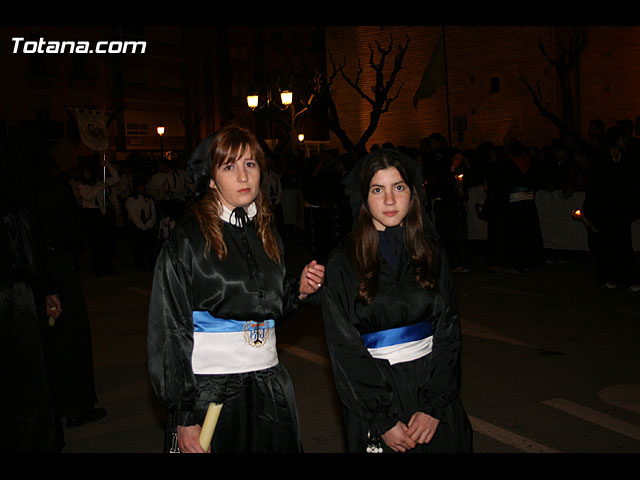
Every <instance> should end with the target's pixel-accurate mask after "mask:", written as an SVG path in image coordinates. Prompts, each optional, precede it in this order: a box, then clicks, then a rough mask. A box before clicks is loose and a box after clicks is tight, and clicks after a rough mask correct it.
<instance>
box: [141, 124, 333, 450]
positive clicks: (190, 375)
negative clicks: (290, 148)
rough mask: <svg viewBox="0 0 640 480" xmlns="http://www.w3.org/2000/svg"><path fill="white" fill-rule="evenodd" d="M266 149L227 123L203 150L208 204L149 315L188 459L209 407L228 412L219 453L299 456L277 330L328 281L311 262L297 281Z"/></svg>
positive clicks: (166, 270)
mask: <svg viewBox="0 0 640 480" xmlns="http://www.w3.org/2000/svg"><path fill="white" fill-rule="evenodd" d="M263 168H264V154H263V152H262V149H261V148H260V146H259V144H258V142H257V141H256V139H255V137H254V135H253V134H252V133H250V132H248V131H246V130H244V129H241V128H238V127H225V128H223V129H222V130H221V131H219V132H218V133H216V134H215V135H212V136H211V137H209V138H207V139H206V140H205V141H203V142H202V143H201V144H200V146H198V148H197V149H196V150H195V152H194V153H193V155H192V157H191V159H190V161H189V166H188V170H189V172H190V174H191V176H192V178H193V181H194V185H195V188H196V193H197V195H198V199H197V200H196V202H195V203H194V205H193V206H192V209H191V214H190V215H188V216H186V217H185V218H184V219H183V220H182V221H181V222H180V223H179V224H178V226H176V228H175V229H174V230H173V231H172V233H171V235H170V237H169V238H168V240H167V241H166V242H165V244H164V245H163V248H162V250H161V252H160V254H159V257H158V260H157V262H156V268H155V274H154V281H153V289H152V293H151V305H150V311H149V329H148V350H149V372H150V376H151V381H152V384H153V387H154V390H155V392H156V394H157V395H158V396H159V398H160V399H161V400H162V402H163V403H164V404H165V405H166V406H167V407H168V408H169V412H170V415H169V417H170V419H171V421H170V425H169V428H170V429H173V428H175V430H176V431H177V440H178V446H179V449H180V451H181V452H204V450H203V449H202V447H201V446H200V443H199V441H198V438H199V434H200V430H201V425H202V422H203V420H204V417H205V414H206V411H207V408H208V405H209V403H222V404H223V407H222V410H221V413H220V417H219V420H218V425H217V427H216V430H215V435H214V439H213V443H212V445H211V451H212V452H299V451H301V450H302V446H301V438H300V430H299V424H298V414H297V409H296V405H295V399H294V394H293V388H292V385H291V380H290V378H289V376H288V374H287V372H286V370H285V368H284V367H283V366H282V365H281V364H280V363H279V362H278V355H277V351H276V340H275V326H276V325H277V324H278V323H279V322H280V321H282V320H283V319H284V318H285V317H287V316H290V315H291V314H293V313H295V311H296V310H297V307H298V306H299V305H300V303H301V302H302V301H303V300H305V299H306V297H307V296H308V295H312V294H313V293H315V292H316V291H317V290H318V289H319V288H320V286H321V284H322V282H323V278H324V267H322V266H321V265H317V264H316V262H315V261H313V262H311V263H310V264H308V265H307V266H305V268H304V269H303V271H302V274H301V276H300V280H299V281H296V280H295V279H293V278H291V277H288V276H287V275H286V269H285V265H284V258H283V243H282V240H281V239H280V237H279V235H278V233H277V232H276V230H275V228H274V227H273V225H272V222H271V212H270V210H269V208H268V204H267V199H265V198H264V197H263V195H262V193H261V189H260V173H261V171H262V170H263Z"/></svg>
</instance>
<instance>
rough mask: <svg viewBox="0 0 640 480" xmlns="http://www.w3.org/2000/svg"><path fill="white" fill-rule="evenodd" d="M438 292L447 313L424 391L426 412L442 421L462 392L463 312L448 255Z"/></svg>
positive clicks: (437, 326) (437, 324)
mask: <svg viewBox="0 0 640 480" xmlns="http://www.w3.org/2000/svg"><path fill="white" fill-rule="evenodd" d="M440 259H441V265H440V277H439V280H438V290H439V293H440V294H441V296H442V300H443V302H444V308H443V313H442V314H441V315H440V316H439V318H438V319H436V320H435V321H434V322H433V329H434V333H433V349H432V351H431V365H430V371H431V374H430V379H429V382H427V383H426V384H425V385H424V387H423V389H422V392H421V393H422V403H423V405H425V413H428V414H429V415H431V416H433V417H435V418H438V419H442V418H444V410H445V408H446V407H447V405H449V404H450V403H451V402H452V401H453V400H454V399H455V398H457V396H458V394H459V390H460V313H459V310H458V304H457V300H456V297H455V292H454V289H453V282H452V278H451V274H450V271H449V267H448V264H447V259H446V255H445V253H444V252H443V251H441V253H440Z"/></svg>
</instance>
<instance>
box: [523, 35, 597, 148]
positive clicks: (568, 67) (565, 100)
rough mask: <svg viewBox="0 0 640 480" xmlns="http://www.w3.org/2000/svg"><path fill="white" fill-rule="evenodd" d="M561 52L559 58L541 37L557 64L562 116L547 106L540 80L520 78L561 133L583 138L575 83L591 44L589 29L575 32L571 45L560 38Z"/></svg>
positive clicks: (542, 49)
mask: <svg viewBox="0 0 640 480" xmlns="http://www.w3.org/2000/svg"><path fill="white" fill-rule="evenodd" d="M556 43H557V46H558V49H559V51H560V53H559V54H558V55H557V58H552V57H551V56H549V54H548V53H547V51H546V49H545V46H544V44H543V43H542V40H541V39H538V48H539V49H540V52H541V53H542V55H544V57H545V58H546V59H547V61H548V62H549V64H550V65H551V66H552V67H553V68H554V70H555V72H556V75H557V76H558V81H559V84H560V95H561V97H560V98H561V104H562V112H561V113H560V116H558V115H557V114H556V113H554V112H552V111H551V110H549V109H548V108H546V107H545V106H544V98H543V95H542V89H541V87H540V80H538V81H537V82H536V86H535V88H534V87H533V86H532V85H531V84H530V83H529V81H528V80H527V79H526V78H525V77H524V75H522V74H520V78H521V79H522V81H523V82H524V84H525V86H526V87H527V89H528V90H529V92H531V95H532V96H533V103H534V104H535V105H536V106H537V107H538V110H539V111H540V113H541V115H542V116H544V117H546V118H548V119H549V120H551V121H552V122H553V124H554V125H555V126H556V127H557V128H558V130H559V132H560V134H561V135H562V136H563V137H565V138H567V139H570V140H573V139H577V138H580V118H579V115H578V114H577V112H578V111H579V110H578V109H577V108H576V103H577V101H578V99H577V98H576V93H575V89H574V87H573V85H574V80H575V78H576V75H578V74H579V59H580V55H581V54H582V52H584V50H585V49H586V48H587V43H588V38H587V31H586V30H585V29H584V28H578V29H576V31H574V32H573V34H572V35H571V39H570V41H569V46H568V47H564V46H563V45H562V44H561V42H560V40H557V41H556Z"/></svg>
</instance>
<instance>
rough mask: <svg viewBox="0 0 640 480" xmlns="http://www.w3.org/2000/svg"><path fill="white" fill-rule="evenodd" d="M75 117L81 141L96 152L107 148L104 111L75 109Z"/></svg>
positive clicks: (107, 137) (107, 140)
mask: <svg viewBox="0 0 640 480" xmlns="http://www.w3.org/2000/svg"><path fill="white" fill-rule="evenodd" d="M76 118H77V120H78V131H79V132H80V138H81V140H82V143H84V144H85V145H86V146H87V147H89V148H90V149H92V150H95V151H97V152H104V151H105V150H107V149H108V148H109V135H108V133H107V116H106V112H104V111H100V110H81V109H76Z"/></svg>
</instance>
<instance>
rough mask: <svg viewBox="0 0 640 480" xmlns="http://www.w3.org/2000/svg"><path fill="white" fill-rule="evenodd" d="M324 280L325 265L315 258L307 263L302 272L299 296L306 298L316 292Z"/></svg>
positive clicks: (301, 298) (302, 298)
mask: <svg viewBox="0 0 640 480" xmlns="http://www.w3.org/2000/svg"><path fill="white" fill-rule="evenodd" d="M323 282H324V265H320V264H319V263H318V262H316V261H315V260H312V261H311V262H310V263H308V264H307V265H305V267H304V268H303V269H302V273H301V274H300V295H299V296H298V298H299V299H300V300H304V299H305V298H307V296H308V295H312V294H314V293H316V292H317V291H318V290H319V289H320V287H321V286H322V283H323Z"/></svg>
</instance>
